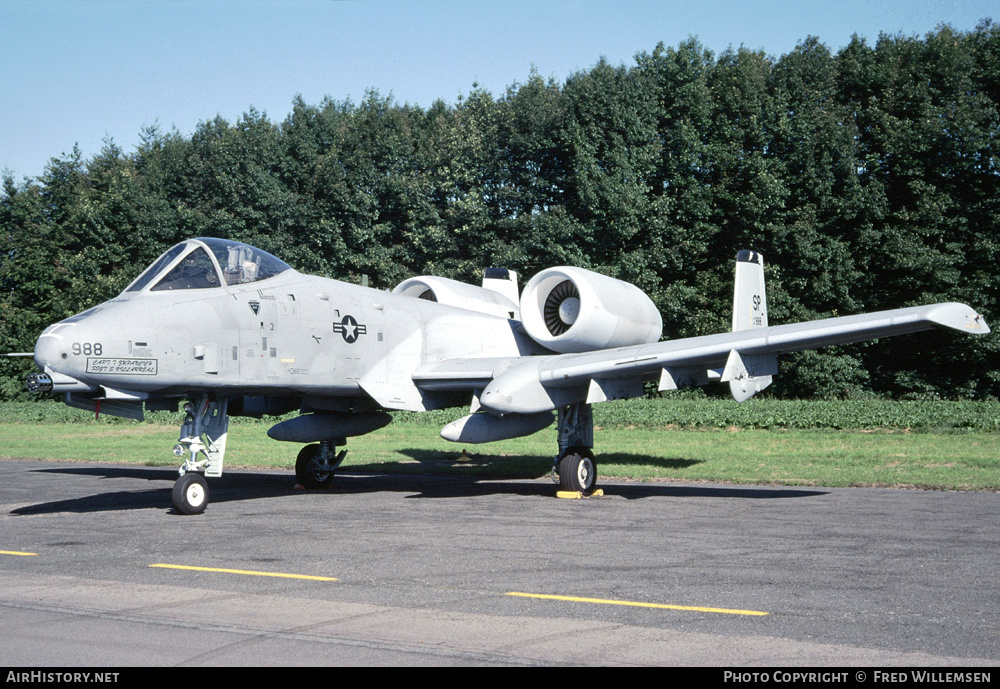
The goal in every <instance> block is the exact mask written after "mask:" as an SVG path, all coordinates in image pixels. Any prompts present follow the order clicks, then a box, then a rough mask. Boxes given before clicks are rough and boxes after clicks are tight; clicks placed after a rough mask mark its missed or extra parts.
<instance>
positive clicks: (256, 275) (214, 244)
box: [200, 238, 291, 285]
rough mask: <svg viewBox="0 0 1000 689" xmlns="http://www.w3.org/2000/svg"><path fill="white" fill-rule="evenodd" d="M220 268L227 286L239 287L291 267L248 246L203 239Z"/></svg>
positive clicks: (272, 275)
mask: <svg viewBox="0 0 1000 689" xmlns="http://www.w3.org/2000/svg"><path fill="white" fill-rule="evenodd" d="M200 241H202V242H204V243H205V244H206V245H208V247H209V248H210V249H211V250H212V253H213V254H215V258H216V260H218V262H219V265H220V266H222V275H223V277H224V278H225V280H226V284H227V285H241V284H243V283H246V282H257V281H258V280H266V279H267V278H269V277H274V276H275V275H277V274H278V273H283V272H285V271H286V270H291V266H290V265H288V264H287V263H285V262H284V261H282V260H281V259H279V258H275V257H274V256H272V255H271V254H269V253H267V252H266V251H261V250H260V249H257V248H255V247H252V246H250V245H249V244H243V243H241V242H233V241H226V240H222V239H211V238H203V239H201V240H200Z"/></svg>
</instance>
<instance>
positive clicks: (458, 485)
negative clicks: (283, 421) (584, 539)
mask: <svg viewBox="0 0 1000 689" xmlns="http://www.w3.org/2000/svg"><path fill="white" fill-rule="evenodd" d="M660 461H667V462H669V461H670V460H660ZM377 466H379V465H368V466H365V467H360V468H359V467H353V466H352V467H349V468H348V469H345V470H344V471H342V472H338V473H337V477H336V480H335V482H334V485H333V487H331V488H329V489H325V490H321V491H314V490H310V491H306V490H302V489H301V488H297V487H296V485H295V476H294V474H292V473H291V472H278V471H247V470H230V471H227V472H226V474H225V476H224V477H222V478H210V479H208V484H209V491H210V500H211V502H212V503H224V502H231V501H240V502H242V501H249V500H261V499H269V498H291V499H295V498H297V497H300V496H308V495H315V494H322V493H328V494H330V496H331V498H334V497H335V496H336V495H337V494H345V495H361V494H369V493H379V492H385V491H399V492H405V493H412V495H408V496H407V497H408V498H436V499H441V498H466V497H481V496H489V495H519V496H529V497H546V498H552V497H554V496H555V492H556V486H555V485H554V484H553V483H552V482H551V481H549V480H547V479H545V480H541V479H523V478H515V479H510V478H501V477H497V476H492V477H491V476H484V475H477V476H454V475H449V476H442V475H429V474H420V473H384V470H385V467H384V466H383V467H382V473H377V472H376V471H375V470H374V469H371V468H373V467H377ZM30 471H32V472H38V473H48V474H61V475H76V476H81V477H86V476H89V477H94V478H98V479H100V480H116V479H131V480H143V481H148V482H150V483H154V482H155V483H162V486H157V487H153V488H148V489H139V490H116V491H110V492H104V493H95V494H93V495H88V496H85V497H80V498H71V499H67V500H56V501H51V502H39V503H37V504H34V505H26V506H22V507H19V508H17V509H14V510H11V512H10V514H13V515H32V514H51V513H59V512H114V511H122V510H143V509H151V508H154V509H155V508H162V509H166V510H167V511H169V512H170V513H173V514H179V513H177V512H175V511H174V509H173V507H172V502H171V495H170V493H171V490H172V489H173V485H174V481H175V480H176V479H177V471H176V469H172V468H148V467H139V466H106V465H73V466H60V467H52V466H47V467H46V468H44V469H31V470H30ZM599 487H600V488H602V489H603V491H604V496H605V498H614V497H618V498H625V499H626V500H638V499H644V498H657V497H659V498H692V497H708V498H742V499H748V500H774V499H784V498H805V497H812V496H817V495H824V494H826V493H827V492H828V491H826V490H823V489H802V488H780V487H760V488H756V487H748V486H726V485H718V484H704V485H690V484H686V485H681V484H676V483H659V482H608V483H605V482H600V483H599Z"/></svg>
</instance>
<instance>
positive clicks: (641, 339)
mask: <svg viewBox="0 0 1000 689" xmlns="http://www.w3.org/2000/svg"><path fill="white" fill-rule="evenodd" d="M521 322H522V323H523V324H524V329H525V330H527V331H528V334H529V335H530V336H531V338H532V339H533V340H535V341H536V342H538V343H539V344H541V345H544V346H545V347H548V348H549V349H551V350H553V351H555V352H559V353H561V354H564V353H568V352H587V351H593V350H596V349H606V348H608V347H626V346H628V345H638V344H648V343H650V342H657V341H659V339H660V335H661V334H662V332H663V320H662V319H661V318H660V312H659V311H657V309H656V307H655V306H654V305H653V302H652V301H651V300H650V298H649V297H647V296H646V295H645V293H643V291H642V290H640V289H639V288H638V287H636V286H635V285H631V284H629V283H627V282H622V281H621V280H616V279H615V278H610V277H608V276H606V275H600V274H598V273H594V272H592V271H589V270H585V269H583V268H573V267H568V266H561V267H559V268H549V269H548V270H543V271H542V272H541V273H539V274H538V275H536V276H535V277H533V278H531V280H530V281H529V282H528V284H527V285H525V287H524V292H523V294H521Z"/></svg>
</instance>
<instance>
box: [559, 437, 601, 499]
mask: <svg viewBox="0 0 1000 689" xmlns="http://www.w3.org/2000/svg"><path fill="white" fill-rule="evenodd" d="M595 485H597V465H596V464H595V463H594V453H593V452H591V451H590V448H587V447H572V448H570V449H569V450H567V451H566V454H565V455H563V458H562V459H560V460H559V488H560V489H561V490H568V491H576V492H579V493H590V492H591V491H593V490H594V486H595Z"/></svg>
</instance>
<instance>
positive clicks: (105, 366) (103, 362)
mask: <svg viewBox="0 0 1000 689" xmlns="http://www.w3.org/2000/svg"><path fill="white" fill-rule="evenodd" d="M156 361H157V360H156V359H108V358H101V359H98V358H89V359H87V373H104V374H109V375H114V374H117V375H123V376H155V375H156Z"/></svg>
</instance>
